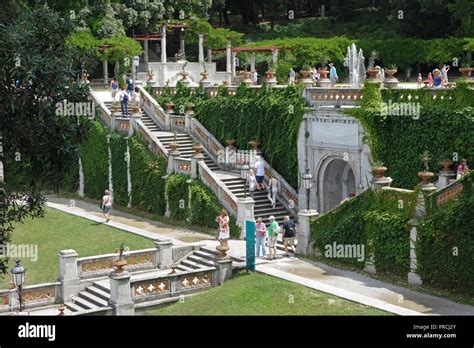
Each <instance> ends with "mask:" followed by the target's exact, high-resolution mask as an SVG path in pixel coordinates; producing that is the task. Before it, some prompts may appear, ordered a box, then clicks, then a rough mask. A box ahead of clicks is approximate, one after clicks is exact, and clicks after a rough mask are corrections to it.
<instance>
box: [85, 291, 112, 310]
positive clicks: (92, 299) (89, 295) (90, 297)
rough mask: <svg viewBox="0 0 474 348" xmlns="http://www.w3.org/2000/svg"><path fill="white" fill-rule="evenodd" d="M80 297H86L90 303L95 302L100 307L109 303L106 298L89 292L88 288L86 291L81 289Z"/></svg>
mask: <svg viewBox="0 0 474 348" xmlns="http://www.w3.org/2000/svg"><path fill="white" fill-rule="evenodd" d="M79 297H81V298H83V299H86V300H87V301H89V302H90V303H93V304H95V305H96V306H98V307H107V306H108V304H109V302H108V301H105V300H104V299H102V298H100V297H98V296H95V295H94V294H92V293H90V292H88V291H87V289H86V291H81V292H80V293H79Z"/></svg>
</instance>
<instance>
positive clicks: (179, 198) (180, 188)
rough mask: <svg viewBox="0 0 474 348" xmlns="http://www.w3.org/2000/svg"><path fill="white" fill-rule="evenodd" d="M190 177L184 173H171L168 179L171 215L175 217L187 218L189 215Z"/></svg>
mask: <svg viewBox="0 0 474 348" xmlns="http://www.w3.org/2000/svg"><path fill="white" fill-rule="evenodd" d="M186 180H188V177H187V176H185V175H182V174H175V175H170V176H169V177H168V179H167V180H166V188H165V190H166V196H167V197H168V206H169V210H170V216H171V217H172V218H174V219H179V220H185V219H186V217H187V216H188V201H189V198H188V184H187V183H186Z"/></svg>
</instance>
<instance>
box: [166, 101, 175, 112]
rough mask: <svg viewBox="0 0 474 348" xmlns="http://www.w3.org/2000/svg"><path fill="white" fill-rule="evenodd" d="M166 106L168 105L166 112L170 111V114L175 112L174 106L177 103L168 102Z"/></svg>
mask: <svg viewBox="0 0 474 348" xmlns="http://www.w3.org/2000/svg"><path fill="white" fill-rule="evenodd" d="M165 106H166V112H167V113H169V114H174V107H175V104H174V103H173V102H170V103H166V104H165Z"/></svg>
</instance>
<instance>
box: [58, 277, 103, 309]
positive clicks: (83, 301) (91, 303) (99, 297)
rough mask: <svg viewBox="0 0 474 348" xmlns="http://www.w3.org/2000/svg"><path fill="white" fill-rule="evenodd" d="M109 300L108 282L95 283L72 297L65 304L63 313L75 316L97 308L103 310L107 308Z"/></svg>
mask: <svg viewBox="0 0 474 348" xmlns="http://www.w3.org/2000/svg"><path fill="white" fill-rule="evenodd" d="M109 300H110V284H109V283H108V280H102V281H97V282H94V283H93V284H92V285H91V286H88V287H87V288H86V289H85V290H83V291H80V292H79V293H78V294H77V295H76V296H73V297H72V298H71V300H70V301H69V302H66V303H65V304H64V305H65V306H66V310H65V311H64V313H65V314H66V315H67V314H75V313H81V312H85V311H89V310H97V309H99V308H103V309H104V310H105V309H107V307H109Z"/></svg>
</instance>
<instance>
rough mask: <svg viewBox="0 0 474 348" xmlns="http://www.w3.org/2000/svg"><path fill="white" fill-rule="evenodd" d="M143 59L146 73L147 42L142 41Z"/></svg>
mask: <svg viewBox="0 0 474 348" xmlns="http://www.w3.org/2000/svg"><path fill="white" fill-rule="evenodd" d="M143 59H144V61H145V71H146V72H147V73H148V69H149V68H150V67H149V64H148V62H149V61H148V59H149V58H148V40H145V41H143Z"/></svg>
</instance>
